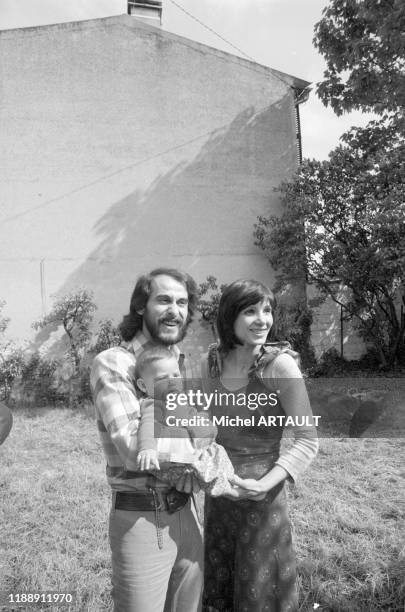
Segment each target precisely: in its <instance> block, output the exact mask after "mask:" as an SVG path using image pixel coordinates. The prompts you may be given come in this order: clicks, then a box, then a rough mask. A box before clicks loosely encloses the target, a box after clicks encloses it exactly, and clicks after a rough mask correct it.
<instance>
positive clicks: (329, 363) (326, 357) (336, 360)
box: [309, 347, 350, 376]
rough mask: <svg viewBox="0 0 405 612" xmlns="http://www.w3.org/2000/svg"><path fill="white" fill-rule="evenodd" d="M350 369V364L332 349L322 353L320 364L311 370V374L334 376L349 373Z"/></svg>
mask: <svg viewBox="0 0 405 612" xmlns="http://www.w3.org/2000/svg"><path fill="white" fill-rule="evenodd" d="M349 368H350V365H349V362H348V361H346V359H344V358H343V357H341V356H340V353H338V351H337V350H336V349H335V347H332V348H330V349H328V350H327V351H325V352H324V353H322V355H321V358H320V360H319V363H318V364H317V365H314V366H313V367H312V368H311V369H310V371H309V374H310V375H311V376H334V375H335V374H343V373H344V372H347V371H348V369H349Z"/></svg>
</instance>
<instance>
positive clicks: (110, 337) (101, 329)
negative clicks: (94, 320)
mask: <svg viewBox="0 0 405 612" xmlns="http://www.w3.org/2000/svg"><path fill="white" fill-rule="evenodd" d="M120 342H121V334H120V332H119V331H118V328H117V327H115V325H114V323H113V322H112V321H111V319H103V320H102V321H100V322H99V324H98V331H97V335H96V339H95V342H94V344H93V345H92V347H91V350H92V351H94V352H95V353H101V351H105V350H106V349H109V348H111V347H112V346H118V345H119V344H120Z"/></svg>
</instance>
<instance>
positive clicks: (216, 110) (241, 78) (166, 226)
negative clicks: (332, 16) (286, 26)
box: [0, 15, 305, 338]
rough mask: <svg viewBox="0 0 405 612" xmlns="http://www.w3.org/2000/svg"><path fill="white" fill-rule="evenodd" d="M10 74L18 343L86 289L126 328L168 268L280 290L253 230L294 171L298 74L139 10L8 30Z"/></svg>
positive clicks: (7, 286) (5, 63)
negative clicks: (125, 318) (203, 41)
mask: <svg viewBox="0 0 405 612" xmlns="http://www.w3.org/2000/svg"><path fill="white" fill-rule="evenodd" d="M0 70H1V83H2V105H1V110H0V113H1V114H0V121H1V123H2V138H1V142H0V164H1V167H2V170H3V172H2V178H1V179H0V192H1V193H2V198H3V201H2V205H1V209H2V210H1V217H2V223H1V229H0V259H1V271H0V284H1V289H0V299H5V300H6V301H7V308H6V311H5V313H6V314H8V315H9V316H10V317H11V319H12V321H11V325H10V332H11V334H12V335H13V336H19V337H21V338H24V337H27V335H29V333H30V324H31V322H32V321H33V320H34V319H36V318H38V316H40V315H41V313H42V312H43V310H44V309H46V308H49V305H50V302H51V295H52V294H55V293H57V292H59V293H63V292H66V291H68V290H70V289H72V288H74V287H78V286H85V287H87V288H89V289H92V290H93V291H94V294H95V301H96V303H97V304H98V306H99V311H98V316H99V317H100V318H101V317H106V316H109V317H113V319H115V320H116V321H118V320H119V319H120V317H121V315H122V314H123V313H124V312H125V311H126V309H127V305H128V302H129V296H130V293H131V291H132V288H133V284H134V281H135V279H136V277H137V276H138V275H139V274H140V273H142V272H144V271H146V270H149V269H152V268H153V267H156V266H158V265H169V266H175V267H179V268H182V269H184V270H186V271H188V272H190V273H191V274H192V275H193V276H194V277H195V278H196V280H197V281H198V282H201V281H203V280H205V278H206V276H207V275H209V274H212V275H214V276H216V277H217V278H218V281H219V282H220V283H223V282H228V281H230V280H232V279H235V278H239V277H243V276H247V277H253V278H257V279H259V280H263V281H265V282H267V283H269V284H272V281H273V274H272V271H271V269H270V267H269V265H268V263H267V262H266V260H265V258H264V257H263V255H262V253H261V251H259V250H258V249H257V248H256V247H255V246H254V244H253V237H252V232H253V225H254V223H255V220H256V217H257V215H259V214H261V213H268V212H270V211H273V212H275V211H278V210H279V203H278V199H277V194H275V193H274V191H273V188H274V187H275V186H277V185H278V184H279V183H280V181H281V180H282V179H285V178H287V177H289V176H290V175H291V173H292V171H293V170H294V168H295V167H296V163H297V150H296V134H295V123H294V121H295V118H294V106H293V91H292V89H291V87H290V83H291V82H292V79H291V77H287V75H284V76H283V75H280V74H277V73H274V72H273V71H271V70H270V69H268V68H265V67H262V66H259V65H257V64H254V63H252V62H249V61H246V60H242V59H239V58H236V57H234V56H232V55H229V54H226V53H223V52H220V51H217V50H214V49H211V48H209V47H205V46H204V45H200V44H197V43H194V42H192V41H188V40H187V39H184V38H181V37H178V36H175V35H171V34H168V33H165V32H162V31H161V30H159V29H158V28H153V27H150V26H145V25H143V24H140V23H139V22H138V21H137V20H136V19H135V18H133V17H130V16H126V15H125V16H124V15H123V16H119V17H113V18H108V19H98V20H92V21H88V22H79V23H70V24H59V25H56V26H44V27H40V28H28V29H23V30H11V31H4V32H1V33H0ZM280 77H281V78H280ZM286 81H289V82H286ZM304 85H305V83H304ZM41 261H42V285H43V290H44V298H42V299H41V274H40V268H41Z"/></svg>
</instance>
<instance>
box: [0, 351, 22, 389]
mask: <svg viewBox="0 0 405 612" xmlns="http://www.w3.org/2000/svg"><path fill="white" fill-rule="evenodd" d="M23 368H24V356H23V352H22V350H21V349H18V348H16V347H10V348H9V350H8V351H7V353H6V354H4V353H0V399H1V400H3V401H8V400H9V399H10V395H11V391H12V388H13V384H14V381H15V380H16V379H17V378H18V377H19V376H20V375H21V373H22V371H23Z"/></svg>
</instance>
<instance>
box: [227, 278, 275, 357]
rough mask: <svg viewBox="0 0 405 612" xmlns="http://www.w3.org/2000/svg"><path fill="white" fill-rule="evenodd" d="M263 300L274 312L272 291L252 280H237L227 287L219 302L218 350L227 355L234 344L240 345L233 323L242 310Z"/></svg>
mask: <svg viewBox="0 0 405 612" xmlns="http://www.w3.org/2000/svg"><path fill="white" fill-rule="evenodd" d="M263 300H268V301H269V304H270V306H271V307H272V309H273V310H274V308H275V305H276V300H275V298H274V295H273V293H272V291H270V289H269V288H268V287H266V285H263V283H259V281H254V280H237V281H235V282H233V283H231V284H230V285H227V286H226V287H225V289H224V291H223V293H222V296H221V299H220V301H219V307H218V316H217V331H218V335H219V349H220V351H221V352H223V353H225V354H226V353H228V352H229V351H230V350H232V349H233V348H234V347H235V345H236V344H241V342H240V340H238V338H237V337H236V336H235V332H234V326H235V321H236V319H237V317H238V315H239V313H240V312H242V310H244V309H245V308H248V307H249V306H253V305H254V304H257V303H259V302H263Z"/></svg>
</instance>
